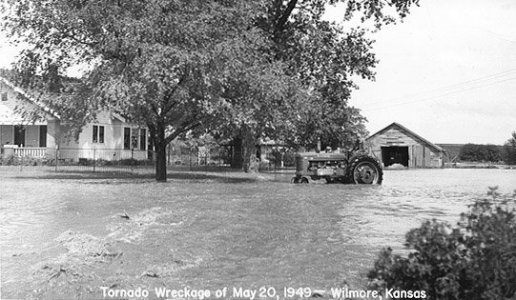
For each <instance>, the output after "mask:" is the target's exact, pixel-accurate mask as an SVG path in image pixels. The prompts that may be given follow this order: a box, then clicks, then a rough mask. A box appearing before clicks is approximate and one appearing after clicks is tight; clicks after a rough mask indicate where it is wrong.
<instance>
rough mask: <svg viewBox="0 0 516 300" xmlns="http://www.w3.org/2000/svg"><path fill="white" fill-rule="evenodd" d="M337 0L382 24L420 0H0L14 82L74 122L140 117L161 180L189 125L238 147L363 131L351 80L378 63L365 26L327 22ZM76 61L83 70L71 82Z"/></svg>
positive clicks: (330, 139) (350, 10)
mask: <svg viewBox="0 0 516 300" xmlns="http://www.w3.org/2000/svg"><path fill="white" fill-rule="evenodd" d="M337 2H345V3H346V5H347V9H346V13H345V14H344V17H345V19H346V20H351V19H353V18H354V17H355V16H358V15H359V16H361V17H362V18H363V19H364V20H366V19H372V20H373V23H374V24H375V25H376V26H377V28H380V27H381V26H382V25H384V24H387V23H390V22H392V21H393V20H394V19H395V18H394V17H392V16H389V15H386V14H384V12H385V11H392V12H394V13H395V14H397V15H398V17H404V16H405V15H406V13H407V12H408V8H409V7H410V5H411V4H413V3H417V0H385V1H378V0H362V1H355V0H347V1H336V0H305V1H297V0H289V1H283V0H270V1H266V0H255V1H238V0H211V1H201V0H193V1H188V0H177V1H165V0H143V1H142V0H124V1H120V0H109V1H93V0H6V1H4V5H3V9H4V14H5V15H6V16H7V17H6V18H5V19H4V22H3V28H4V29H6V30H7V31H8V34H9V35H10V37H11V38H13V39H18V40H21V41H22V42H24V43H25V44H26V45H28V48H27V50H26V51H24V52H23V54H22V56H21V57H20V59H19V61H18V63H17V71H18V72H17V74H19V78H18V80H17V81H18V83H19V84H22V85H23V86H25V87H27V88H30V89H33V90H36V91H44V92H45V93H46V94H47V95H49V96H50V97H46V98H45V99H51V100H49V103H48V105H49V106H51V107H54V108H55V109H58V110H59V111H60V112H61V114H62V115H63V116H64V117H66V116H67V115H68V116H69V117H70V119H73V120H75V121H76V122H77V125H78V126H80V125H81V124H84V123H85V122H87V121H89V120H91V119H93V118H95V114H94V112H95V111H98V110H99V109H103V108H109V109H115V110H117V111H119V112H121V113H123V114H124V115H126V116H127V117H129V118H130V119H131V120H133V121H136V122H140V123H142V124H145V125H146V126H148V128H149V130H150V133H151V140H152V142H153V144H154V146H155V149H156V158H157V162H156V178H157V179H158V180H166V168H165V147H166V144H167V143H168V142H170V141H171V140H173V139H174V138H176V137H177V136H180V135H182V134H185V133H187V132H190V131H192V130H199V129H202V130H199V131H200V132H205V131H206V130H217V131H218V132H220V133H224V134H225V135H226V136H227V133H228V132H230V133H232V134H233V136H234V137H236V139H237V140H240V141H241V142H240V146H242V145H247V147H244V148H246V149H249V148H250V146H251V147H252V146H254V141H255V140H256V139H257V138H259V137H261V136H263V135H268V136H271V137H275V136H278V137H279V138H283V139H284V140H292V141H293V142H296V143H298V144H313V139H314V137H315V135H320V136H321V137H322V138H323V139H324V140H325V141H326V142H327V143H328V144H332V145H333V144H335V143H336V142H335V141H338V140H341V141H342V140H346V139H349V137H350V136H353V135H355V136H356V135H357V134H359V133H360V132H361V131H362V129H363V121H364V119H363V118H362V117H361V116H360V114H359V112H358V110H356V109H354V108H350V107H348V105H347V100H348V98H349V95H350V90H351V88H353V87H354V84H353V82H352V79H351V78H352V76H353V75H359V76H362V77H364V78H372V77H373V75H374V74H373V72H372V71H371V70H372V68H373V67H374V65H375V64H376V63H377V61H376V59H375V58H374V56H373V54H372V53H371V52H370V50H371V41H369V40H368V39H366V38H365V35H364V31H363V30H348V31H346V32H344V31H343V30H342V29H341V28H340V27H339V26H337V24H335V23H330V22H327V21H324V20H323V18H322V16H323V14H324V11H325V9H326V8H327V6H328V5H333V4H335V3H337ZM389 8H392V9H389ZM73 66H85V68H86V70H87V71H86V72H84V73H83V74H82V77H81V78H80V82H78V83H77V82H76V83H75V84H73V85H67V84H65V83H64V82H63V81H62V78H63V74H65V73H66V71H67V70H68V68H69V67H73ZM300 112H301V113H300ZM328 124H329V125H330V126H328ZM220 125H222V126H220ZM235 132H236V133H237V134H235ZM241 148H242V147H241ZM243 152H244V155H243V156H244V157H247V158H248V157H249V151H247V150H245V149H244V151H243Z"/></svg>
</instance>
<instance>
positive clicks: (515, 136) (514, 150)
mask: <svg viewBox="0 0 516 300" xmlns="http://www.w3.org/2000/svg"><path fill="white" fill-rule="evenodd" d="M503 159H504V161H505V163H506V164H508V165H516V132H513V133H512V137H511V138H510V139H509V140H507V142H506V143H505V145H503Z"/></svg>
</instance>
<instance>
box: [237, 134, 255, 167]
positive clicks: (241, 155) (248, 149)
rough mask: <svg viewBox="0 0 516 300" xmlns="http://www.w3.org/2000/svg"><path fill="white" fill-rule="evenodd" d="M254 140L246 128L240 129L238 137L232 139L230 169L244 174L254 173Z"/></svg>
mask: <svg viewBox="0 0 516 300" xmlns="http://www.w3.org/2000/svg"><path fill="white" fill-rule="evenodd" d="M255 157H256V140H255V139H254V137H253V135H252V133H251V132H250V131H249V130H246V128H242V129H240V132H239V134H238V136H236V137H235V138H233V156H232V159H231V167H232V168H235V169H240V170H243V171H244V172H250V171H251V172H255V171H257V167H256V159H255Z"/></svg>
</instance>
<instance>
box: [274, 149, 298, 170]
mask: <svg viewBox="0 0 516 300" xmlns="http://www.w3.org/2000/svg"><path fill="white" fill-rule="evenodd" d="M267 156H268V157H267V159H268V160H269V161H270V163H271V164H273V165H274V166H276V167H279V166H281V162H282V161H283V166H284V167H292V166H294V165H295V163H296V153H295V152H293V151H292V150H290V149H280V150H278V149H273V150H272V151H271V152H270V153H269V154H268V155H267Z"/></svg>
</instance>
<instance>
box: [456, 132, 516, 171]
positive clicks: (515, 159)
mask: <svg viewBox="0 0 516 300" xmlns="http://www.w3.org/2000/svg"><path fill="white" fill-rule="evenodd" d="M459 159H460V160H463V161H477V162H500V161H504V162H505V163H507V164H510V165H513V164H516V132H513V133H512V137H511V138H510V139H509V140H507V142H506V143H505V144H504V145H503V146H497V145H479V144H466V145H464V146H462V148H461V149H460V153H459Z"/></svg>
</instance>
